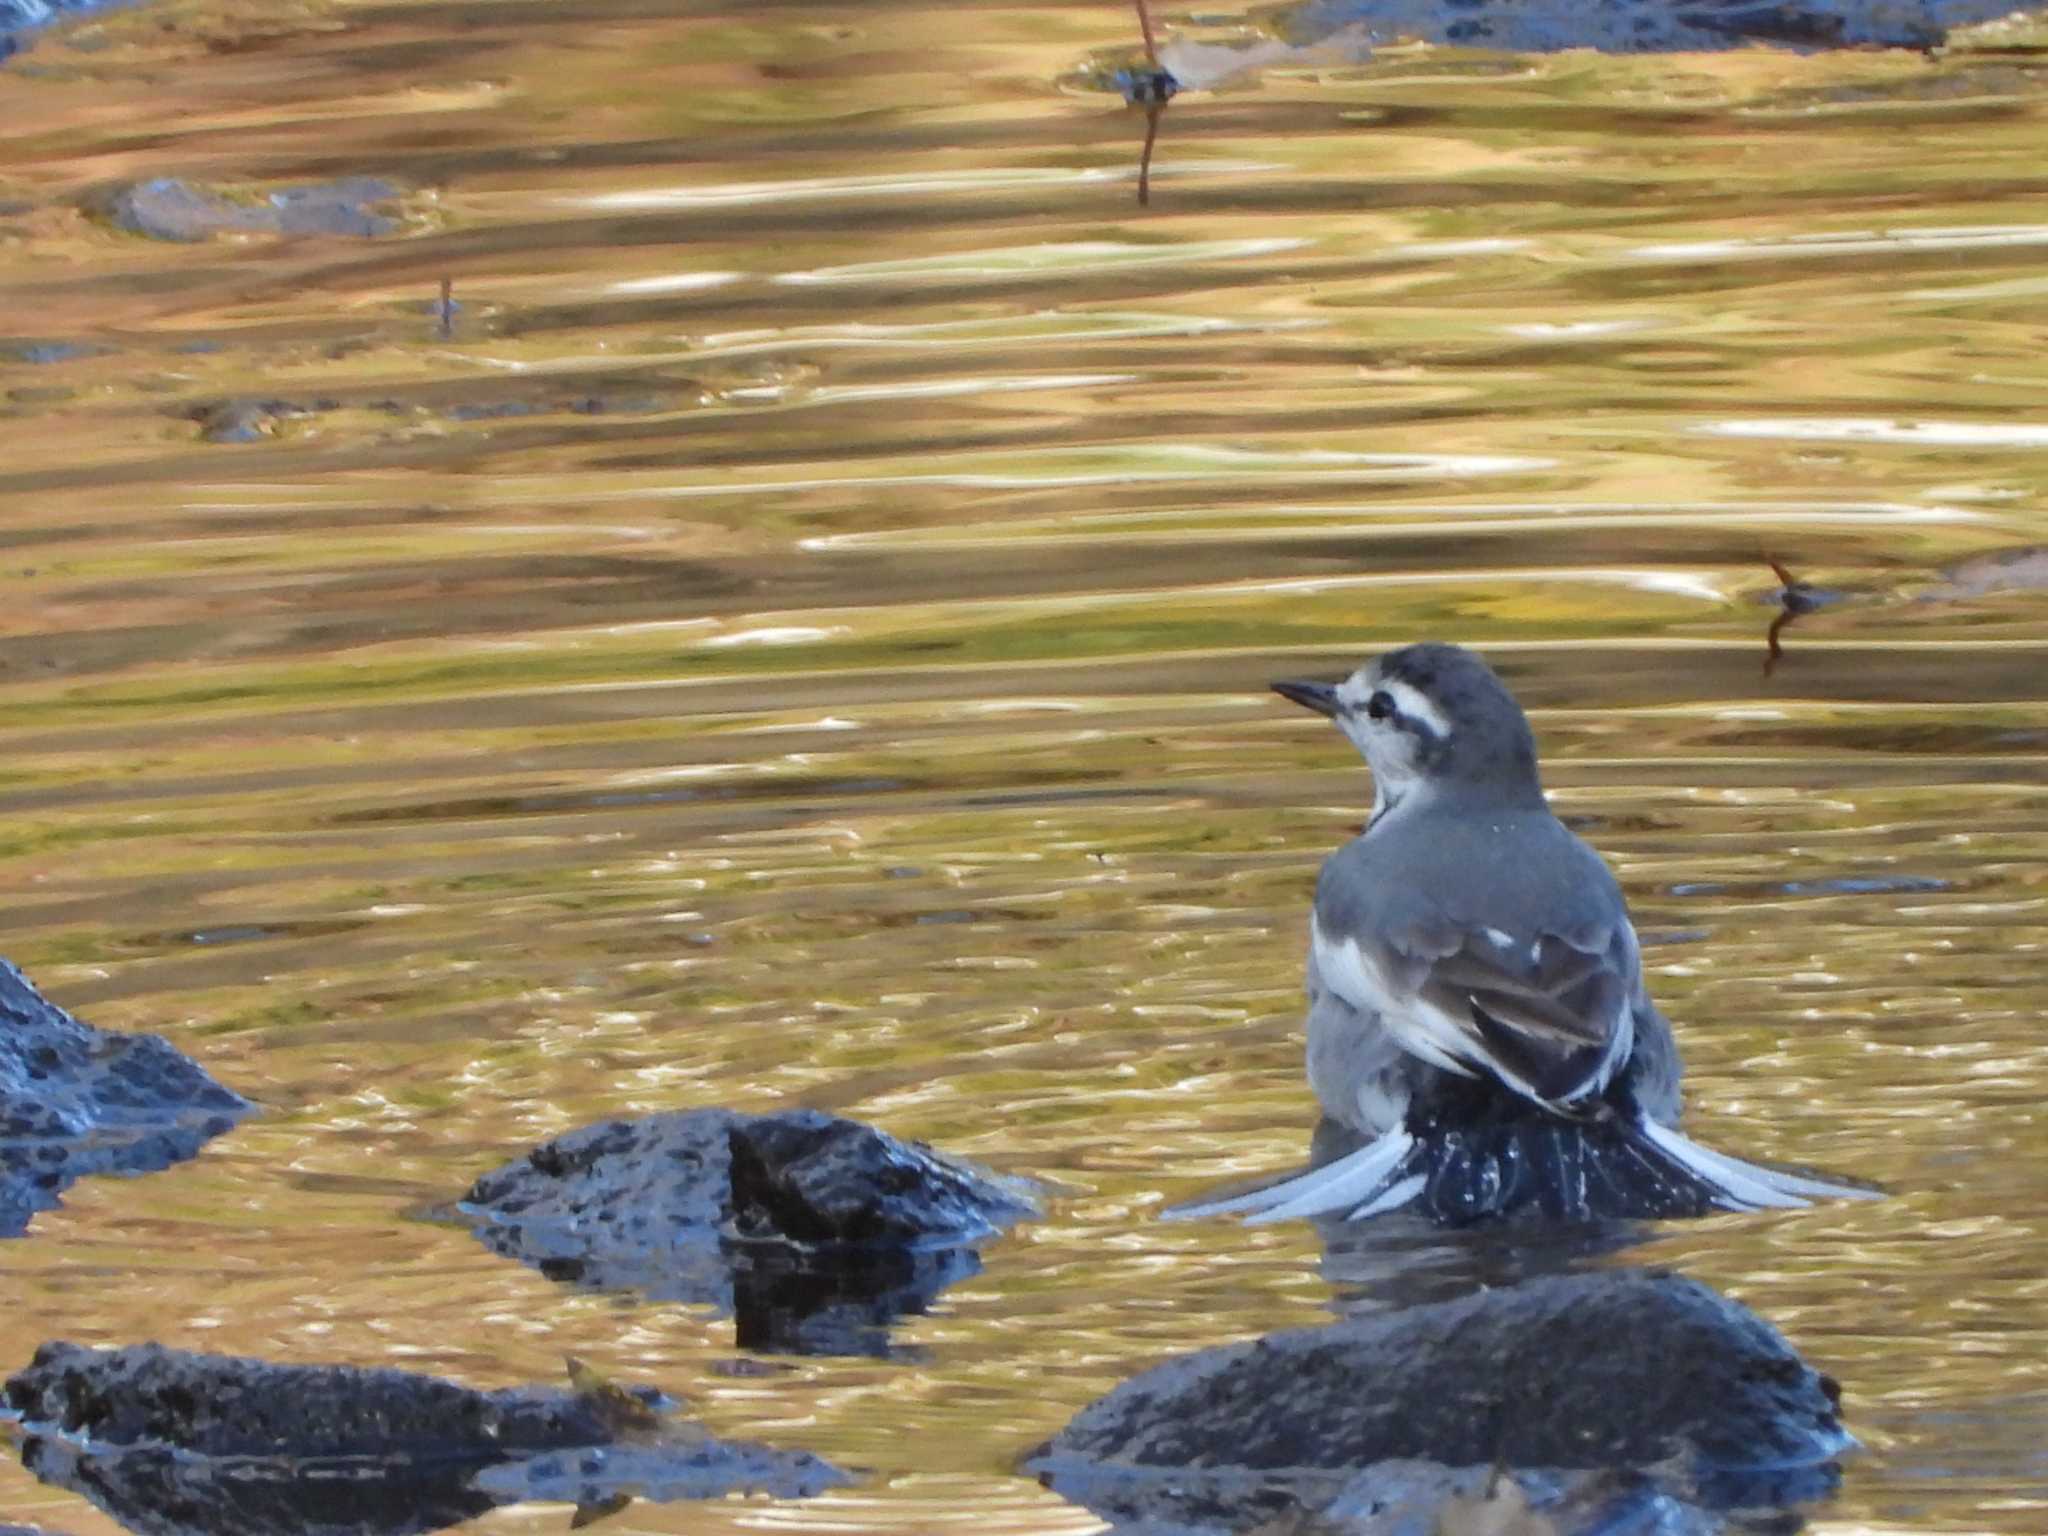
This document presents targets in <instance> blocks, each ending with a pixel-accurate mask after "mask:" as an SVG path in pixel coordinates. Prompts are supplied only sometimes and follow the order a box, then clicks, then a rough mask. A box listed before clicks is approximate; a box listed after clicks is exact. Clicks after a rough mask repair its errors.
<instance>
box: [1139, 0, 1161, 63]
mask: <svg viewBox="0 0 2048 1536" xmlns="http://www.w3.org/2000/svg"><path fill="white" fill-rule="evenodd" d="M1136 4H1137V7H1138V30H1139V31H1140V32H1142V33H1144V34H1145V57H1146V58H1148V59H1150V60H1151V61H1152V67H1153V68H1154V69H1157V68H1158V67H1159V48H1158V45H1157V44H1156V43H1154V42H1153V40H1152V13H1151V12H1150V11H1148V10H1146V9H1145V0H1136Z"/></svg>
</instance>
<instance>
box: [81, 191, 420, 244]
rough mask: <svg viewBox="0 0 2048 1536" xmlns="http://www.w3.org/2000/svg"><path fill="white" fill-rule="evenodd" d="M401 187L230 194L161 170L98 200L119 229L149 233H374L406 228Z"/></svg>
mask: <svg viewBox="0 0 2048 1536" xmlns="http://www.w3.org/2000/svg"><path fill="white" fill-rule="evenodd" d="M400 196H401V189H400V188H399V187H397V186H396V185H394V184H393V183H391V182H388V181H380V180H378V179H376V178H375V177H370V176H349V177H343V178H341V179H340V180H337V181H325V182H319V183H315V184H310V185H306V186H297V187H279V188H276V189H274V190H270V191H248V192H244V191H242V190H241V189H237V190H236V191H234V192H233V193H230V192H227V191H222V190H220V189H217V188H213V187H206V186H201V185H198V184H197V183H194V182H189V181H183V180H181V179H179V178H178V177H175V176H158V177H154V178H152V179H150V180H148V181H138V182H133V183H131V184H129V185H127V186H123V187H117V188H115V189H114V190H112V191H111V192H108V193H106V194H104V196H103V197H102V198H101V199H100V207H101V211H102V212H103V214H104V215H105V217H106V219H107V221H108V222H109V223H111V224H112V225H114V227H115V228H117V229H124V230H127V231H128V232H129V233H130V234H136V235H146V236H148V237H149V238H150V239H152V240H179V241H198V240H211V239H212V238H213V237H214V236H216V235H222V234H259V235H341V236H347V237H350V238H354V239H374V238H375V237H377V236H379V235H390V234H395V233H397V232H398V231H399V230H401V229H403V228H404V227H405V220H404V218H403V217H402V216H401V213H400V211H399V209H398V206H397V205H398V199H399V197H400Z"/></svg>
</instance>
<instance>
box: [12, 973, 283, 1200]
mask: <svg viewBox="0 0 2048 1536" xmlns="http://www.w3.org/2000/svg"><path fill="white" fill-rule="evenodd" d="M253 1107H254V1106H252V1105H251V1104H250V1103H249V1101H248V1100H247V1099H244V1098H242V1097H241V1096H240V1095H239V1094H235V1093H230V1092H229V1091H228V1090H227V1089H225V1088H223V1087H222V1086H221V1085H220V1084H219V1083H217V1082H215V1081H214V1080H213V1079H212V1078H211V1077H209V1076H207V1074H206V1072H205V1071H204V1069H202V1068H201V1067H200V1066H199V1065H198V1064H197V1063H196V1062H193V1061H191V1060H190V1059H188V1058H187V1057H185V1056H182V1055H180V1054H179V1053H178V1051H177V1050H176V1049H175V1048H174V1047H173V1046H171V1045H170V1044H168V1043H167V1042H165V1041H163V1040H160V1039H158V1038H157V1037H156V1036H155V1035H119V1034H108V1033H106V1032H105V1031H102V1030H97V1029H94V1028H93V1027H92V1026H91V1025H89V1024H86V1023H83V1022H81V1021H80V1020H78V1019H74V1018H73V1017H72V1016H71V1015H70V1014H68V1013H66V1012H65V1011H64V1010H63V1009H62V1008H59V1007H58V1006H57V1005H56V1004H55V1003H53V1002H51V1001H50V1000H49V999H48V998H46V997H44V996H43V994H42V993H40V992H38V991H37V990H36V989H35V987H34V985H33V984H32V983H31V982H30V981H29V979H28V978H27V977H26V976H24V975H22V973H21V972H20V971H19V970H17V969H16V968H15V967H14V966H12V965H10V964H8V963H7V962H6V961H5V960H0V1237H17V1236H19V1235H20V1234H21V1233H22V1231H23V1230H24V1229H26V1227H27V1226H28V1222H29V1218H30V1217H31V1216H33V1215H34V1214H35V1213H36V1212H37V1211H46V1210H49V1209H50V1208H52V1207H53V1206H55V1205H56V1204H57V1203H58V1197H59V1196H60V1195H62V1193H63V1192H64V1191H65V1190H66V1189H67V1188H69V1187H70V1186H71V1185H72V1184H73V1183H75V1182H76V1181H77V1180H79V1179H81V1178H83V1177H85V1176H86V1175H87V1174H95V1173H150V1172H154V1171H155V1170H157V1169H159V1168H168V1167H169V1166H170V1165H171V1164H172V1163H176V1162H182V1161H184V1160H185V1159H186V1158H188V1157H190V1156H192V1155H193V1154H194V1153H195V1152H197V1151H198V1150H199V1148H200V1147H201V1146H202V1145H204V1144H205V1143H206V1142H208V1141H210V1140H212V1138H214V1137H215V1136H218V1135H220V1134H221V1133H222V1132H223V1131H225V1130H227V1129H228V1128H229V1127H230V1126H232V1125H234V1123H235V1122H236V1121H238V1120H240V1119H241V1118H242V1117H243V1116H245V1115H247V1114H248V1113H249V1112H250V1111H251V1109H252V1108H253Z"/></svg>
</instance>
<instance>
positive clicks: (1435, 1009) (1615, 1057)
mask: <svg viewBox="0 0 2048 1536" xmlns="http://www.w3.org/2000/svg"><path fill="white" fill-rule="evenodd" d="M1404 937H1405V936H1404ZM1416 937H1417V938H1420V937H1421V936H1420V935H1417V936H1416ZM1511 939H1512V942H1511V943H1510V944H1508V945H1500V944H1496V943H1495V942H1494V941H1493V940H1492V938H1491V937H1490V936H1488V935H1487V934H1486V933H1484V932H1479V933H1475V932H1471V931H1469V930H1467V931H1466V932H1465V933H1464V935H1463V940H1464V942H1463V943H1462V944H1460V946H1459V947H1458V948H1457V949H1455V950H1453V951H1451V952H1449V953H1445V954H1439V955H1435V956H1426V955H1424V954H1418V953H1416V951H1415V950H1412V949H1410V948H1409V946H1408V944H1406V943H1403V942H1400V941H1397V942H1396V945H1395V947H1396V948H1397V949H1399V950H1401V951H1402V952H1404V954H1405V955H1406V958H1407V961H1408V963H1407V964H1406V965H1404V966H1401V967H1400V968H1399V969H1400V971H1401V972H1403V973H1405V976H1406V977H1407V978H1408V979H1410V980H1412V982H1413V984H1414V996H1415V1000H1416V1002H1417V1003H1418V1004H1420V1005H1421V1006H1422V1007H1424V1008H1427V1009H1428V1010H1430V1011H1431V1012H1432V1013H1434V1014H1436V1015H1437V1016H1438V1017H1440V1018H1446V1019H1448V1020H1450V1021H1451V1022H1452V1023H1453V1024H1454V1025H1456V1026H1457V1027H1458V1028H1459V1029H1460V1030H1461V1031H1462V1032H1464V1033H1465V1034H1466V1035H1467V1036H1468V1037H1469V1038H1468V1042H1467V1047H1466V1049H1464V1050H1461V1051H1460V1052H1459V1054H1460V1055H1461V1056H1462V1057H1464V1059H1466V1060H1468V1061H1469V1062H1471V1064H1472V1065H1474V1066H1477V1067H1481V1068H1483V1069H1485V1070H1487V1071H1488V1072H1490V1073H1491V1074H1492V1075H1494V1076H1496V1077H1498V1078H1500V1079H1501V1080H1502V1081H1503V1082H1505V1083H1506V1084H1507V1085H1508V1086H1510V1087H1512V1088H1516V1089H1518V1090H1520V1091H1522V1092H1525V1093H1528V1094H1530V1095H1532V1096H1533V1097H1535V1098H1538V1099H1540V1100H1542V1101H1543V1102H1545V1103H1548V1104H1558V1105H1561V1104H1566V1103H1569V1102H1571V1101H1573V1100H1574V1099H1577V1098H1580V1097H1582V1096H1584V1095H1585V1094H1587V1093H1589V1092H1592V1091H1595V1090H1597V1089H1598V1088H1599V1087H1601V1086H1602V1085H1604V1084H1605V1083H1606V1081H1607V1080H1608V1078H1609V1077H1611V1076H1612V1075H1613V1072H1614V1070H1615V1069H1616V1068H1617V1067H1618V1066H1619V1065H1620V1061H1621V1059H1622V1058H1624V1057H1626V1055H1627V1052H1628V1046H1629V1038H1628V1036H1629V1034H1630V1032H1631V1031H1630V1028H1629V1020H1630V1000H1631V998H1632V996H1633V993H1634V990H1635V944H1634V941H1633V936H1632V935H1630V934H1629V933H1628V932H1627V930H1626V929H1625V928H1624V929H1621V930H1618V931H1609V932H1606V933H1601V934H1597V935H1591V934H1589V935H1583V936H1575V937H1574V938H1573V939H1565V938H1563V937H1560V936H1559V935H1557V934H1544V935H1543V936H1542V937H1541V939H1540V940H1531V939H1527V938H1525V937H1520V936H1511ZM1581 944H1597V945H1598V948H1597V949H1588V948H1582V947H1581ZM1429 947H1436V946H1432V945H1430V944H1429V943H1428V942H1427V940H1424V941H1423V943H1422V944H1420V945H1418V946H1417V948H1423V949H1426V948H1429ZM1417 962H1419V964H1418V963H1417Z"/></svg>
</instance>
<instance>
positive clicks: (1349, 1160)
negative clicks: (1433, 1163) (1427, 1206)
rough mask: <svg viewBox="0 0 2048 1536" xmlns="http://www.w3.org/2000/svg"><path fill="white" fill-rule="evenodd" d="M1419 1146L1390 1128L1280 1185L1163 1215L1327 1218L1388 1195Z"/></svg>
mask: <svg viewBox="0 0 2048 1536" xmlns="http://www.w3.org/2000/svg"><path fill="white" fill-rule="evenodd" d="M1414 1145H1415V1138H1414V1137H1412V1136H1410V1135H1409V1134H1408V1133H1407V1132H1406V1131H1399V1130H1396V1131H1389V1132H1387V1133H1386V1134H1385V1135H1384V1136H1381V1137H1380V1138H1379V1139H1378V1140H1376V1141H1371V1142H1368V1143H1366V1145H1364V1146H1362V1147H1360V1148H1359V1149H1358V1150H1357V1151H1356V1152H1351V1153H1347V1154H1346V1155H1345V1156H1343V1157H1340V1158H1338V1159H1337V1160H1336V1161H1334V1162H1329V1163H1325V1164H1323V1166H1322V1167H1320V1168H1311V1169H1310V1170H1309V1171H1308V1172H1307V1173H1301V1174H1296V1175H1295V1176H1294V1177H1293V1178H1291V1179H1282V1180H1281V1181H1280V1182H1279V1183H1277V1184H1268V1185H1267V1186H1266V1187H1265V1188H1263V1189H1255V1190H1251V1191H1249V1192H1248V1193H1245V1194H1241V1195H1228V1196H1225V1197H1224V1198H1223V1199H1221V1200H1196V1201H1192V1202H1190V1203H1189V1204H1187V1205H1177V1206H1174V1207H1173V1208H1172V1209H1171V1210H1169V1211H1166V1212H1163V1213H1162V1214H1163V1215H1164V1216H1165V1217H1167V1218H1168V1219H1170V1220H1176V1221H1178V1220H1187V1219H1190V1218H1193V1217H1197V1216H1231V1215H1237V1214H1242V1215H1243V1216H1244V1218H1245V1222H1246V1224H1247V1225H1254V1224H1257V1223H1260V1222H1268V1221H1286V1220H1288V1219H1290V1218H1292V1217H1295V1216H1325V1215H1329V1214H1330V1213H1332V1212H1335V1211H1349V1210H1352V1209H1353V1208H1354V1207H1357V1206H1359V1205H1361V1204H1371V1203H1373V1202H1374V1201H1375V1200H1377V1199H1378V1198H1379V1197H1381V1196H1382V1195H1383V1194H1385V1193H1386V1191H1385V1190H1383V1188H1382V1186H1383V1185H1384V1184H1385V1183H1386V1181H1387V1179H1388V1178H1389V1177H1390V1176H1391V1175H1392V1174H1393V1172H1394V1170H1395V1169H1396V1168H1398V1167H1399V1166H1400V1165H1401V1160H1402V1159H1403V1158H1404V1157H1406V1156H1407V1155H1408V1153H1409V1151H1410V1149H1412V1148H1413V1147H1414ZM1403 1182H1404V1183H1405V1182H1407V1181H1406V1180H1404V1181H1403ZM1396 1187H1397V1188H1398V1187H1399V1186H1396ZM1420 1188H1421V1186H1420V1185H1419V1184H1418V1185H1417V1186H1416V1190H1415V1191H1411V1192H1410V1194H1409V1195H1408V1197H1407V1198H1409V1199H1412V1198H1414V1194H1415V1193H1417V1192H1419V1191H1420Z"/></svg>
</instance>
